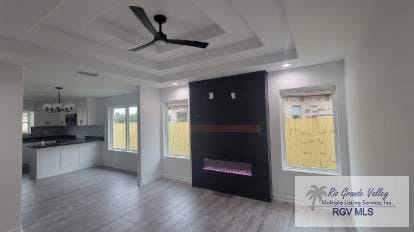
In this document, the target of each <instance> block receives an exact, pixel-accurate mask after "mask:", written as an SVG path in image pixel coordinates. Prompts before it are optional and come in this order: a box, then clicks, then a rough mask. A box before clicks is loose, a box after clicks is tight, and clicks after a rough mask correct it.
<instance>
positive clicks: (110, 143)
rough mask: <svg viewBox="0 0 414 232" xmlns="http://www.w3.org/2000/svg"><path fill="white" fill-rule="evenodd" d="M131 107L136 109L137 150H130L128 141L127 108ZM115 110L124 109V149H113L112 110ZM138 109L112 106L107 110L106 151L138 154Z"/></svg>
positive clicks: (127, 106)
mask: <svg viewBox="0 0 414 232" xmlns="http://www.w3.org/2000/svg"><path fill="white" fill-rule="evenodd" d="M131 107H136V108H137V130H138V135H137V144H138V147H137V150H131V149H130V143H129V142H130V140H129V108H131ZM115 109H125V124H126V125H125V130H126V131H125V139H126V146H125V149H122V148H114V147H113V140H114V138H113V124H114V123H113V122H114V110H115ZM139 119H140V117H139V107H138V105H134V104H133V105H118V106H112V107H109V108H108V150H110V151H117V152H126V153H131V154H139V151H140V147H139V138H140V136H139V128H138V125H139Z"/></svg>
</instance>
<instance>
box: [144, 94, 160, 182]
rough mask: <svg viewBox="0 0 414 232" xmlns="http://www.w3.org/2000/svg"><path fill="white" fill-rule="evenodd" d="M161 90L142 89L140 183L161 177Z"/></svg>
mask: <svg viewBox="0 0 414 232" xmlns="http://www.w3.org/2000/svg"><path fill="white" fill-rule="evenodd" d="M160 101H161V100H160V90H159V89H156V88H149V87H141V88H140V125H139V126H140V129H139V131H140V143H139V144H140V160H139V170H140V172H139V174H138V183H140V184H141V185H143V184H146V183H149V182H151V181H154V180H156V179H158V178H160V177H161V168H162V166H161V106H160Z"/></svg>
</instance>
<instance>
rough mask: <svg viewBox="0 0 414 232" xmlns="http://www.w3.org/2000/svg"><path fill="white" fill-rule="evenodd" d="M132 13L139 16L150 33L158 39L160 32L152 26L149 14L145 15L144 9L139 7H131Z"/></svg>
mask: <svg viewBox="0 0 414 232" xmlns="http://www.w3.org/2000/svg"><path fill="white" fill-rule="evenodd" d="M129 9H131V11H132V12H134V14H135V15H136V16H137V18H138V19H139V20H140V21H141V22H142V24H144V26H145V27H146V28H147V30H148V31H149V32H151V34H152V35H154V37H158V36H159V35H158V32H157V31H156V30H155V28H154V26H153V25H152V23H151V21H150V20H149V18H148V16H147V14H146V13H145V11H144V9H142V7H139V6H130V7H129Z"/></svg>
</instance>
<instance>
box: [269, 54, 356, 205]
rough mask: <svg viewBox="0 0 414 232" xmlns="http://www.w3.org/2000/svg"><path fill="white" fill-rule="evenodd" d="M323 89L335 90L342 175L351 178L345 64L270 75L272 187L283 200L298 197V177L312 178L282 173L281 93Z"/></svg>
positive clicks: (340, 63)
mask: <svg viewBox="0 0 414 232" xmlns="http://www.w3.org/2000/svg"><path fill="white" fill-rule="evenodd" d="M321 85H335V86H336V93H335V94H336V95H335V99H336V102H334V104H335V105H336V111H337V125H336V126H337V128H338V130H339V138H337V139H338V141H339V144H340V145H342V146H340V155H341V158H342V159H341V165H342V174H343V175H348V174H349V166H348V164H349V161H348V149H347V133H346V131H347V125H346V117H345V116H346V107H345V89H344V85H345V84H344V63H343V62H342V61H338V62H331V63H326V64H320V65H314V66H309V67H303V68H297V69H290V70H286V71H280V72H272V73H269V76H268V88H269V90H268V91H269V99H268V100H269V115H270V117H269V121H270V124H269V125H270V143H271V154H272V183H273V196H274V197H275V198H279V199H282V200H293V199H294V198H293V197H294V195H295V188H294V187H295V176H296V175H311V174H305V173H303V172H293V171H285V170H282V148H281V129H280V110H281V107H280V106H281V97H280V92H279V90H281V89H290V88H300V87H311V86H321Z"/></svg>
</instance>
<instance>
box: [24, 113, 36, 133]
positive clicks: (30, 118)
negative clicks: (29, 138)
mask: <svg viewBox="0 0 414 232" xmlns="http://www.w3.org/2000/svg"><path fill="white" fill-rule="evenodd" d="M33 126H34V112H33V111H23V116H22V133H23V134H30V133H31V129H32V127H33Z"/></svg>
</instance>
